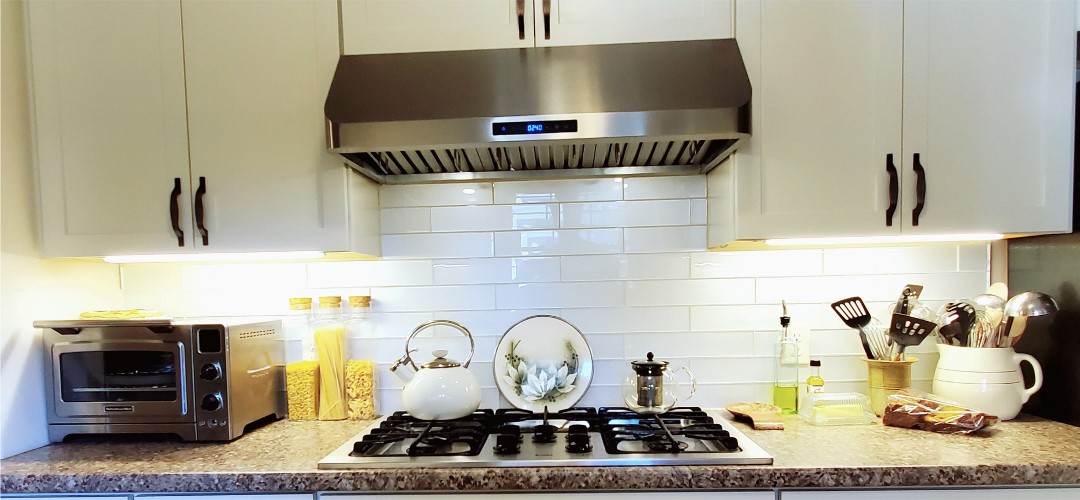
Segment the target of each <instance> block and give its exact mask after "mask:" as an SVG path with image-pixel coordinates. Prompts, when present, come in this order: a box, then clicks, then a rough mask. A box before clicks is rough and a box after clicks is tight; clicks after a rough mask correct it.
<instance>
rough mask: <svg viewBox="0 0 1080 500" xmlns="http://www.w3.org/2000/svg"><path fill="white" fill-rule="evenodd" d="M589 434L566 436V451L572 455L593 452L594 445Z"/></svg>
mask: <svg viewBox="0 0 1080 500" xmlns="http://www.w3.org/2000/svg"><path fill="white" fill-rule="evenodd" d="M589 441H590V440H589V435H588V434H570V435H567V436H566V451H569V452H570V453H588V452H590V451H592V443H591V442H589Z"/></svg>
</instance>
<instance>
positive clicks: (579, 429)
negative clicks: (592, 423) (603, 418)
mask: <svg viewBox="0 0 1080 500" xmlns="http://www.w3.org/2000/svg"><path fill="white" fill-rule="evenodd" d="M568 432H569V433H570V434H588V433H589V426H587V425H585V424H573V425H571V426H570V429H569V430H568Z"/></svg>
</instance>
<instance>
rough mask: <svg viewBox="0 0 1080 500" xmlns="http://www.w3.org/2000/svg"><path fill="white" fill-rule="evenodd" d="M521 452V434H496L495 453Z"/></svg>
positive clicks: (510, 453) (511, 453)
mask: <svg viewBox="0 0 1080 500" xmlns="http://www.w3.org/2000/svg"><path fill="white" fill-rule="evenodd" d="M520 452H521V436H515V435H513V434H499V435H498V436H495V454H496V455H513V454H515V453H520Z"/></svg>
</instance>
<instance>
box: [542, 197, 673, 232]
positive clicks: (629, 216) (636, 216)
mask: <svg viewBox="0 0 1080 500" xmlns="http://www.w3.org/2000/svg"><path fill="white" fill-rule="evenodd" d="M560 220H561V222H560V225H561V227H564V228H586V227H647V226H682V225H687V224H689V223H690V200H657V201H609V202H599V203H564V204H562V215H561V219H560Z"/></svg>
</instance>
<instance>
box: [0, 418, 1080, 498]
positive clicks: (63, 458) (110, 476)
mask: <svg viewBox="0 0 1080 500" xmlns="http://www.w3.org/2000/svg"><path fill="white" fill-rule="evenodd" d="M785 424H786V426H787V430H784V431H754V430H752V429H750V428H748V427H747V426H745V425H743V424H741V423H737V424H735V425H738V426H739V427H740V429H742V430H743V431H744V432H745V433H746V434H747V435H748V436H749V437H750V438H751V439H752V440H754V442H756V443H757V444H759V445H761V446H762V447H763V448H765V450H767V451H768V452H769V453H771V454H772V455H773V456H774V457H775V463H774V464H773V465H771V466H761V465H757V466H749V465H743V466H677V467H672V466H647V467H644V466H643V467H529V468H409V469H382V470H377V469H369V470H353V471H321V470H318V469H317V468H316V464H317V463H318V461H319V460H320V459H321V458H322V457H324V456H325V455H327V454H329V453H330V452H331V451H333V450H334V449H335V448H337V447H338V446H340V445H341V444H342V443H344V442H345V441H346V440H348V439H349V438H351V437H352V436H354V435H355V434H357V433H358V432H360V431H361V430H362V429H363V428H364V426H365V425H366V423H365V422H288V421H282V422H276V423H273V424H270V425H268V426H266V427H263V428H261V429H258V430H256V431H254V432H252V433H250V434H248V435H245V436H242V437H241V438H239V439H237V440H236V441H233V442H231V443H223V444H206V443H180V442H145V441H129V442H122V441H116V440H109V441H107V442H102V441H100V440H99V441H96V442H76V443H64V444H60V445H50V446H46V447H43V448H39V449H36V450H32V451H29V452H26V453H23V454H21V455H16V456H14V457H10V458H7V459H4V460H3V461H0V491H2V492H4V493H39V492H57V493H73V492H96V493H105V492H148V491H187V492H199V491H215V492H259V491H263V492H288V491H292V492H312V491H394V490H436V491H450V490H474V491H479V490H581V489H633V490H642V489H684V488H696V489H724V488H751V489H753V488H760V489H771V488H788V487H790V488H805V487H881V486H944V485H949V486H958V485H1016V484H1069V485H1080V446H1078V443H1080V428H1077V427H1072V426H1069V425H1066V424H1061V423H1057V422H1052V421H1048V420H1043V419H1040V418H1036V417H1028V416H1021V418H1019V419H1017V420H1013V421H1009V422H1002V423H1000V424H999V425H998V426H996V427H995V428H992V429H989V430H984V431H982V432H981V433H980V434H976V435H972V436H953V435H942V434H933V433H930V432H924V431H917V430H908V429H898V428H892V427H885V426H882V425H881V424H880V423H875V424H871V425H865V426H842V427H815V426H812V425H808V424H805V423H803V422H801V421H799V420H798V418H797V417H785Z"/></svg>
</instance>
